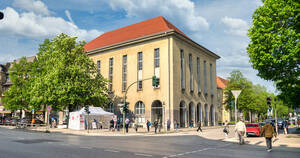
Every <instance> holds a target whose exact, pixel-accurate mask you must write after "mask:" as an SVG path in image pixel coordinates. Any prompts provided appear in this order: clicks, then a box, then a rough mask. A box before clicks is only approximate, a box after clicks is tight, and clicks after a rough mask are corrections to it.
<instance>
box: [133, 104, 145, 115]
mask: <svg viewBox="0 0 300 158" xmlns="http://www.w3.org/2000/svg"><path fill="white" fill-rule="evenodd" d="M135 114H136V115H143V114H145V104H144V103H143V102H141V101H138V102H137V103H136V104H135Z"/></svg>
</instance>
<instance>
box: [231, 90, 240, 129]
mask: <svg viewBox="0 0 300 158" xmlns="http://www.w3.org/2000/svg"><path fill="white" fill-rule="evenodd" d="M231 92H232V94H233V95H234V120H235V123H236V122H237V109H236V103H237V98H238V97H239V95H240V93H241V90H232V91H231Z"/></svg>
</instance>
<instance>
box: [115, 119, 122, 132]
mask: <svg viewBox="0 0 300 158" xmlns="http://www.w3.org/2000/svg"><path fill="white" fill-rule="evenodd" d="M120 124H121V121H120V118H118V120H117V125H116V126H117V131H120Z"/></svg>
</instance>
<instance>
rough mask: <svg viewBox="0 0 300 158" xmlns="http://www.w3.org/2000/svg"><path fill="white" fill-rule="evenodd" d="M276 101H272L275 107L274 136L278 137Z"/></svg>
mask: <svg viewBox="0 0 300 158" xmlns="http://www.w3.org/2000/svg"><path fill="white" fill-rule="evenodd" d="M276 101H277V99H276V98H275V99H274V105H275V126H276V127H275V128H276V135H278V122H277V110H276Z"/></svg>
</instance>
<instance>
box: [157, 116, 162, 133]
mask: <svg viewBox="0 0 300 158" xmlns="http://www.w3.org/2000/svg"><path fill="white" fill-rule="evenodd" d="M157 123H158V124H157V128H158V132H159V133H160V129H161V124H162V123H161V121H160V119H158V122H157Z"/></svg>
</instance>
